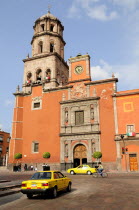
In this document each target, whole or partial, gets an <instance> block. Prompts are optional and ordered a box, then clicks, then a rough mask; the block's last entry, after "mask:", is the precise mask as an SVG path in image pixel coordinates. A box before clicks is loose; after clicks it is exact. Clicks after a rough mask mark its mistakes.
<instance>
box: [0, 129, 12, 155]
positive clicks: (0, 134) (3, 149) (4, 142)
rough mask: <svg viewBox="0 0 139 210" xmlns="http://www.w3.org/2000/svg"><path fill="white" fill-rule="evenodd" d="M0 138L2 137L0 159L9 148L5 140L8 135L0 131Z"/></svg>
mask: <svg viewBox="0 0 139 210" xmlns="http://www.w3.org/2000/svg"><path fill="white" fill-rule="evenodd" d="M0 136H2V137H3V142H0V146H1V147H2V153H1V154H0V156H1V157H2V156H3V155H5V154H6V153H7V151H6V149H7V147H9V143H8V142H7V139H8V138H10V133H7V132H4V131H0Z"/></svg>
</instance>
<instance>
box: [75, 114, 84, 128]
mask: <svg viewBox="0 0 139 210" xmlns="http://www.w3.org/2000/svg"><path fill="white" fill-rule="evenodd" d="M81 124H84V111H76V112H75V125H81Z"/></svg>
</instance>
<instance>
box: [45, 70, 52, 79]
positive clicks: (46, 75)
mask: <svg viewBox="0 0 139 210" xmlns="http://www.w3.org/2000/svg"><path fill="white" fill-rule="evenodd" d="M45 79H46V80H48V81H49V80H50V79H51V70H50V69H47V70H46V72H45Z"/></svg>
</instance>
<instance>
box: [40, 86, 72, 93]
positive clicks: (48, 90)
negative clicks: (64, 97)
mask: <svg viewBox="0 0 139 210" xmlns="http://www.w3.org/2000/svg"><path fill="white" fill-rule="evenodd" d="M72 87H73V86H72V85H70V86H63V87H56V88H50V89H43V92H53V91H57V90H66V89H68V88H72Z"/></svg>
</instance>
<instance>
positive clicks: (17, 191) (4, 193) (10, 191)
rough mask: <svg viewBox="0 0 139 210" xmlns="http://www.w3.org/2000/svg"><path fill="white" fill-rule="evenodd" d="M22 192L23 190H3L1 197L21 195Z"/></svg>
mask: <svg viewBox="0 0 139 210" xmlns="http://www.w3.org/2000/svg"><path fill="white" fill-rule="evenodd" d="M20 191H21V189H19V188H18V189H17V188H15V189H13V190H3V191H1V192H0V197H4V196H7V195H11V194H15V193H19V192H20Z"/></svg>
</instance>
